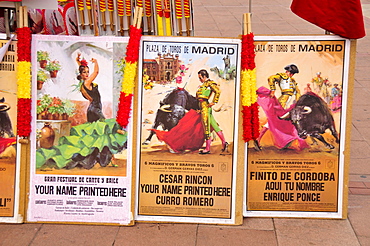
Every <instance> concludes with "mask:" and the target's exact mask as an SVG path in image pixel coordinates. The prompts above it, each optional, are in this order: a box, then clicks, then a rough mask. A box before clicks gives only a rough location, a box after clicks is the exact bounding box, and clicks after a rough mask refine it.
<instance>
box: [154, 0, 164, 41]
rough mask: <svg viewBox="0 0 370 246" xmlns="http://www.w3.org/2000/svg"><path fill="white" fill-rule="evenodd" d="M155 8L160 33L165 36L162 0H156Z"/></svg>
mask: <svg viewBox="0 0 370 246" xmlns="http://www.w3.org/2000/svg"><path fill="white" fill-rule="evenodd" d="M155 10H156V12H157V27H158V35H159V36H163V34H164V30H163V20H162V17H163V10H162V1H161V0H155Z"/></svg>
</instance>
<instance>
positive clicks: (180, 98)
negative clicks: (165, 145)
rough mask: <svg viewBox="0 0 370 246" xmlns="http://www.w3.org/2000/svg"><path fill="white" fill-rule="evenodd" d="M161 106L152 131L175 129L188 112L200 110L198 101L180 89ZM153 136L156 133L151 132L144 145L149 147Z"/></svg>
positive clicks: (163, 101)
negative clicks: (159, 127)
mask: <svg viewBox="0 0 370 246" xmlns="http://www.w3.org/2000/svg"><path fill="white" fill-rule="evenodd" d="M159 105H160V107H159V109H158V110H157V113H156V116H155V120H154V124H153V126H152V129H157V127H158V126H161V127H162V129H163V130H164V131H165V130H168V131H169V130H171V129H172V128H174V127H175V126H176V125H177V124H178V123H179V121H180V120H181V119H182V117H184V115H185V113H186V111H187V110H190V109H194V110H199V105H198V100H197V99H196V98H195V97H194V96H192V95H190V93H189V92H187V91H186V90H185V89H183V88H179V87H177V88H176V89H174V90H172V91H171V92H170V93H168V94H167V95H166V96H165V98H164V99H163V100H161V101H160V103H159ZM153 135H154V131H150V134H149V136H148V137H147V138H146V140H145V141H144V142H143V145H148V144H149V143H150V141H151V139H152V137H153Z"/></svg>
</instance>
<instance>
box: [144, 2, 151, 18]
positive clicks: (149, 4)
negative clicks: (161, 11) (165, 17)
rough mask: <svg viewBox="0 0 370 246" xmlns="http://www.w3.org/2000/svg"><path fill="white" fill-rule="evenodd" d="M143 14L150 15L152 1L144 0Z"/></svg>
mask: <svg viewBox="0 0 370 246" xmlns="http://www.w3.org/2000/svg"><path fill="white" fill-rule="evenodd" d="M145 15H146V17H151V16H152V1H151V0H145Z"/></svg>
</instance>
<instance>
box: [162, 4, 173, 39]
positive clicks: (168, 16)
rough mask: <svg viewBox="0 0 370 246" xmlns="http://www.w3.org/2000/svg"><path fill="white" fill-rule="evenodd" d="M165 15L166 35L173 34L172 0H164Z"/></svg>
mask: <svg viewBox="0 0 370 246" xmlns="http://www.w3.org/2000/svg"><path fill="white" fill-rule="evenodd" d="M163 11H164V17H165V18H166V36H171V35H172V27H171V5H170V0H164V10H163Z"/></svg>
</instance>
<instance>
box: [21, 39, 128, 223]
mask: <svg viewBox="0 0 370 246" xmlns="http://www.w3.org/2000/svg"><path fill="white" fill-rule="evenodd" d="M127 43H128V38H120V39H117V38H113V37H111V38H106V37H90V38H84V37H74V36H46V35H34V36H33V38H32V64H34V66H33V71H32V73H33V75H34V76H33V78H32V79H33V81H32V82H33V88H32V89H33V102H34V103H33V108H32V110H33V111H32V112H33V119H34V120H33V128H32V129H33V130H32V135H31V140H32V146H33V148H32V151H31V153H32V155H31V165H30V186H29V194H30V195H29V204H28V218H27V219H28V221H33V222H45V221H50V222H51V221H53V222H77V223H105V224H106V223H112V224H123V225H125V224H130V223H131V222H132V216H131V182H132V179H131V176H132V175H131V172H132V166H131V155H130V150H131V147H130V141H131V140H130V136H132V135H130V134H129V132H130V131H129V129H123V128H122V127H121V126H120V125H119V124H118V123H117V122H116V112H117V108H118V98H119V92H120V90H121V81H122V78H123V71H124V66H125V63H124V58H125V53H126V46H127Z"/></svg>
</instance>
